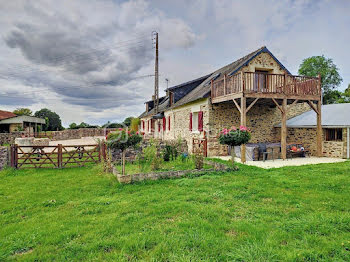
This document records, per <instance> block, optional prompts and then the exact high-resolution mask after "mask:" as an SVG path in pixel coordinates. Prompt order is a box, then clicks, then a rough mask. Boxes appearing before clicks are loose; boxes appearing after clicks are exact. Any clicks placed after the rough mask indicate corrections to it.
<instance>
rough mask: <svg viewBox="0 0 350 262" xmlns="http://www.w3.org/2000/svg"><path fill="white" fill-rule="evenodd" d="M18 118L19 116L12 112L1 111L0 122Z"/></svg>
mask: <svg viewBox="0 0 350 262" xmlns="http://www.w3.org/2000/svg"><path fill="white" fill-rule="evenodd" d="M16 116H17V115H16V114H14V113H12V112H9V111H3V110H0V120H3V119H7V118H11V117H16Z"/></svg>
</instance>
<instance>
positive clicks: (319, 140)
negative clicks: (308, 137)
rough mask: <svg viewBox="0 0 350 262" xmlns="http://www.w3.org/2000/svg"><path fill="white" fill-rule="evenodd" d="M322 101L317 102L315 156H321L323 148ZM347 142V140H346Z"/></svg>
mask: <svg viewBox="0 0 350 262" xmlns="http://www.w3.org/2000/svg"><path fill="white" fill-rule="evenodd" d="M321 107H322V101H321V100H320V101H318V103H317V111H318V113H317V130H316V137H317V144H316V149H317V156H318V157H322V155H323V152H322V151H323V150H322V143H323V141H322V116H321V113H322V110H321ZM348 143H349V142H348Z"/></svg>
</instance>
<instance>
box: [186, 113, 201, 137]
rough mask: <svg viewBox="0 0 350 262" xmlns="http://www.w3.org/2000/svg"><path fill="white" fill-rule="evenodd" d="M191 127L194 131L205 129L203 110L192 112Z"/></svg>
mask: <svg viewBox="0 0 350 262" xmlns="http://www.w3.org/2000/svg"><path fill="white" fill-rule="evenodd" d="M189 129H190V131H192V132H194V133H195V132H201V131H203V112H202V111H198V112H192V113H190V124H189Z"/></svg>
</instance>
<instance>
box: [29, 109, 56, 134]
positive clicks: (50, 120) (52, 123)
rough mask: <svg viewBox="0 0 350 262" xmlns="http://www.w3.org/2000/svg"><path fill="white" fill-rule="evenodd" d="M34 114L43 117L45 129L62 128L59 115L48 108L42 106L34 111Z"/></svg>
mask: <svg viewBox="0 0 350 262" xmlns="http://www.w3.org/2000/svg"><path fill="white" fill-rule="evenodd" d="M34 116H36V117H40V118H44V119H45V120H46V123H47V124H46V125H45V128H44V129H45V131H56V130H63V127H62V122H61V118H60V116H59V115H58V114H57V113H55V112H53V111H51V110H50V109H47V108H43V109H40V110H39V111H36V112H35V114H34Z"/></svg>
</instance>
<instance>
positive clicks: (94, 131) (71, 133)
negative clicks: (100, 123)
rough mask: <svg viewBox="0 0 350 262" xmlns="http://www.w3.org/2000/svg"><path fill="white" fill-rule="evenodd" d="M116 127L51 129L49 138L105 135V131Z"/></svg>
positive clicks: (65, 138)
mask: <svg viewBox="0 0 350 262" xmlns="http://www.w3.org/2000/svg"><path fill="white" fill-rule="evenodd" d="M115 130H117V129H116V128H108V129H105V128H79V129H66V130H62V131H53V132H51V133H50V139H51V140H52V141H57V140H69V139H80V138H82V137H88V136H90V137H91V136H105V135H106V134H107V132H110V131H115Z"/></svg>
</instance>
